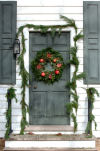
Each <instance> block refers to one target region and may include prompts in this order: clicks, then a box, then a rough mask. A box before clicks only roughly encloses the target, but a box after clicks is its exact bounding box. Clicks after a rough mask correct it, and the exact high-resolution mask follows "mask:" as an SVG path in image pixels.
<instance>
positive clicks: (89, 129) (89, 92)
mask: <svg viewBox="0 0 100 151" xmlns="http://www.w3.org/2000/svg"><path fill="white" fill-rule="evenodd" d="M86 93H87V98H88V101H89V102H90V103H91V107H90V108H91V112H90V113H89V114H90V119H89V121H88V123H87V126H86V130H85V132H86V134H88V135H90V136H89V137H92V127H91V124H92V122H94V124H95V130H96V127H97V123H96V121H95V116H94V115H93V113H92V110H93V108H94V101H95V95H97V96H99V93H98V91H97V90H96V89H95V88H93V87H91V88H88V89H86Z"/></svg>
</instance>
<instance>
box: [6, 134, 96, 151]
mask: <svg viewBox="0 0 100 151" xmlns="http://www.w3.org/2000/svg"><path fill="white" fill-rule="evenodd" d="M95 147H96V144H95V137H92V138H87V137H86V135H85V134H82V135H78V134H73V135H68V134H62V133H57V134H53V135H51V134H34V133H31V132H29V133H28V134H25V135H11V136H10V138H9V139H8V140H6V141H5V149H4V151H19V150H20V151H26V150H29V151H97V150H96V149H95Z"/></svg>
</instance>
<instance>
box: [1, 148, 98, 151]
mask: <svg viewBox="0 0 100 151" xmlns="http://www.w3.org/2000/svg"><path fill="white" fill-rule="evenodd" d="M3 151H97V149H95V148H94V149H91V148H87V149H86V148H42V149H41V148H5V149H4V150H3Z"/></svg>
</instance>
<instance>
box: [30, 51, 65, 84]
mask: <svg viewBox="0 0 100 151" xmlns="http://www.w3.org/2000/svg"><path fill="white" fill-rule="evenodd" d="M48 64H50V70H48V69H47V70H46V68H45V66H46V65H48ZM64 67H65V65H64V62H63V58H62V56H61V54H60V53H59V52H58V51H55V50H53V49H52V48H46V49H42V50H41V51H39V52H37V54H36V57H35V59H34V60H33V61H32V63H31V68H32V72H33V74H34V76H35V79H36V80H37V81H43V82H45V83H48V84H51V83H52V84H53V83H54V82H56V81H58V80H59V79H60V78H61V76H62V72H63V69H64Z"/></svg>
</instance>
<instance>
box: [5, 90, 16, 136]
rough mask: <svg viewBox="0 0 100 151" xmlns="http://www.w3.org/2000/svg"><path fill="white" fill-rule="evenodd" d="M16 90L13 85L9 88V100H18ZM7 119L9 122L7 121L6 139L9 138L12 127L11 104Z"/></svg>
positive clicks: (7, 96) (7, 95)
mask: <svg viewBox="0 0 100 151" xmlns="http://www.w3.org/2000/svg"><path fill="white" fill-rule="evenodd" d="M15 91H16V89H14V88H13V87H11V88H9V89H8V90H7V94H6V98H7V102H8V100H9V99H10V100H11V101H12V99H15V100H16V102H17V98H16V94H15ZM6 119H7V122H6V133H5V139H7V138H9V134H10V129H11V105H10V106H9V108H8V109H7V111H6Z"/></svg>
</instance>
